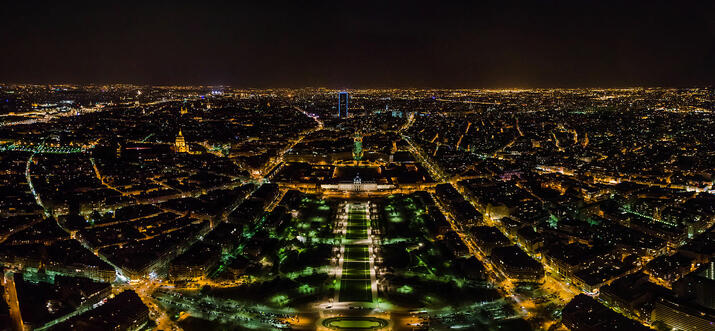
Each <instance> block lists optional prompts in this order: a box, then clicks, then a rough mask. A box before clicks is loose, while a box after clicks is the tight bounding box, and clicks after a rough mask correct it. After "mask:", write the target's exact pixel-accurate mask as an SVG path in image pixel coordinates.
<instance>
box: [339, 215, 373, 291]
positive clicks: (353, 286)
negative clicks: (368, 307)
mask: <svg viewBox="0 0 715 331" xmlns="http://www.w3.org/2000/svg"><path fill="white" fill-rule="evenodd" d="M369 226H370V220H369V219H368V218H367V215H366V214H365V211H364V210H362V209H359V208H351V209H350V212H349V214H348V227H347V235H346V238H347V239H356V240H362V239H368V235H367V232H368V228H369ZM369 260H370V256H369V251H368V246H367V245H346V246H345V258H344V262H343V273H342V278H341V280H340V296H339V300H340V301H367V302H369V301H372V288H371V282H370V263H369Z"/></svg>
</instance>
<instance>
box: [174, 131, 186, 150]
mask: <svg viewBox="0 0 715 331" xmlns="http://www.w3.org/2000/svg"><path fill="white" fill-rule="evenodd" d="M174 148H176V152H178V153H188V152H189V148H188V147H187V146H186V140H184V135H183V134H181V130H179V135H178V136H176V143H174Z"/></svg>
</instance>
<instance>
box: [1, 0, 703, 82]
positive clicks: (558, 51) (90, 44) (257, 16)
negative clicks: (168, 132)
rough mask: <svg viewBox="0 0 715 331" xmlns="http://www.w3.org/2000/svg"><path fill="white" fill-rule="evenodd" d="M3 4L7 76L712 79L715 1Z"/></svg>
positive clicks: (121, 79)
mask: <svg viewBox="0 0 715 331" xmlns="http://www.w3.org/2000/svg"><path fill="white" fill-rule="evenodd" d="M8 2H10V1H6V2H3V4H2V5H1V6H0V42H1V43H2V47H0V82H6V83H60V82H69V83H89V82H98V83H137V84H225V85H232V86H237V87H303V86H325V87H334V88H365V87H452V88H455V87H456V88H485V87H487V88H488V87H625V86H676V87H677V86H686V87H687V86H701V85H711V84H712V83H713V82H714V81H715V1H701V2H690V1H668V2H661V1H643V2H638V1H636V2H629V1H613V2H610V1H585V0H584V1H528V2H523V3H522V2H511V1H499V2H497V1H494V2H491V1H469V2H467V1H437V0H435V1H430V2H421V1H409V2H402V1H398V2H390V3H389V4H382V3H381V2H369V1H328V2H311V4H303V1H294V2H292V3H290V4H285V3H281V2H270V1H250V2H251V3H249V1H232V2H210V1H205V2H204V1H202V2H199V1H195V2H194V3H186V4H184V3H182V4H176V3H175V2H174V1H163V2H161V1H157V2H152V3H151V4H143V3H141V2H124V1H106V2H107V3H104V2H105V1H92V2H73V1H69V2H68V1H52V2H39V1H12V2H13V3H8ZM147 2H148V1H147ZM252 2H255V3H252ZM623 2H628V4H623Z"/></svg>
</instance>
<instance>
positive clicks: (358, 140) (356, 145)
mask: <svg viewBox="0 0 715 331" xmlns="http://www.w3.org/2000/svg"><path fill="white" fill-rule="evenodd" d="M362 154H363V151H362V136H361V135H360V133H359V132H355V138H353V159H355V161H358V162H360V160H362Z"/></svg>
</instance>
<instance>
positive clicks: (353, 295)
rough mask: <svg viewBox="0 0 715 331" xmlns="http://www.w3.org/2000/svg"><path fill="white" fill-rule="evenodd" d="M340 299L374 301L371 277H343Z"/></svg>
mask: <svg viewBox="0 0 715 331" xmlns="http://www.w3.org/2000/svg"><path fill="white" fill-rule="evenodd" d="M339 300H340V301H343V302H349V301H363V302H371V301H372V289H371V287H370V280H369V279H343V280H341V281H340V298H339Z"/></svg>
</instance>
